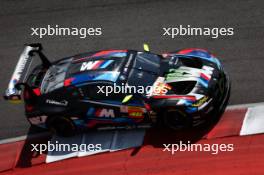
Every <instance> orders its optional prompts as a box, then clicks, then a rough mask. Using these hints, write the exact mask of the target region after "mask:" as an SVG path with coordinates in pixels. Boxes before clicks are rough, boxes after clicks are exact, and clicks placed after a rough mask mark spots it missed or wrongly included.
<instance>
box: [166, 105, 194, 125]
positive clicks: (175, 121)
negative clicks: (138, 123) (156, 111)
mask: <svg viewBox="0 0 264 175" xmlns="http://www.w3.org/2000/svg"><path fill="white" fill-rule="evenodd" d="M164 110H165V112H164V113H163V123H164V125H165V126H166V127H168V128H170V129H173V130H181V129H186V128H190V127H191V120H190V118H189V117H188V116H187V115H186V113H184V112H182V111H180V110H177V109H164Z"/></svg>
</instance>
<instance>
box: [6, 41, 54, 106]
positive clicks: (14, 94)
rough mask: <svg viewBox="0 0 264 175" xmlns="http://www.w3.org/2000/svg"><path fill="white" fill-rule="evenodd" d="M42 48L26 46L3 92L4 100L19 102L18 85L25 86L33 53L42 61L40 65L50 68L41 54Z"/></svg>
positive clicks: (36, 44) (32, 45) (39, 46)
mask: <svg viewBox="0 0 264 175" xmlns="http://www.w3.org/2000/svg"><path fill="white" fill-rule="evenodd" d="M41 50H42V46H41V44H39V43H34V44H27V45H26V46H25V48H24V51H23V52H22V53H21V55H20V57H19V60H18V62H17V65H16V67H15V70H14V73H13V75H12V77H11V79H10V82H9V84H8V88H7V89H6V91H5V94H4V99H6V100H10V101H13V102H15V101H18V100H21V88H20V87H19V85H22V84H25V80H26V77H27V74H28V72H29V70H30V66H31V63H32V60H33V56H34V53H37V54H38V55H39V57H40V59H41V61H42V65H43V66H44V67H46V68H48V67H50V65H51V63H50V62H49V60H48V59H47V58H46V56H45V55H44V54H43V53H42V52H41Z"/></svg>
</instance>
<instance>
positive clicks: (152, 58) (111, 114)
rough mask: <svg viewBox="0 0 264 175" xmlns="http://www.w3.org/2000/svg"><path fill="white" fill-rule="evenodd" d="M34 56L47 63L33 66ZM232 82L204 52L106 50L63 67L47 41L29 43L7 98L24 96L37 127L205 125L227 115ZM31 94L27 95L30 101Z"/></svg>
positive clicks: (67, 61) (64, 63) (66, 62)
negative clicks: (47, 49)
mask: <svg viewBox="0 0 264 175" xmlns="http://www.w3.org/2000/svg"><path fill="white" fill-rule="evenodd" d="M34 56H38V57H39V58H40V60H41V64H39V65H37V66H36V67H35V68H33V69H32V68H31V66H30V65H31V62H32V61H33V58H34ZM229 95H230V80H229V78H228V75H227V74H226V72H225V71H224V69H223V67H222V65H221V63H220V61H219V60H218V59H217V58H216V57H215V56H214V55H212V54H211V53H210V52H208V51H206V50H204V49H198V48H189V49H181V50H178V51H175V52H169V53H163V54H160V55H159V54H154V53H151V52H150V51H149V46H148V45H147V44H144V51H136V50H102V51H94V52H88V53H82V54H78V55H74V56H69V57H66V58H63V59H60V60H58V61H55V62H51V61H49V59H48V58H47V57H46V56H45V55H44V54H43V52H42V46H41V44H39V43H34V44H28V45H26V46H25V48H24V51H23V53H22V54H21V56H20V58H19V61H18V63H17V65H16V68H15V71H14V73H13V76H12V78H11V80H10V83H9V86H8V88H7V90H6V92H5V95H4V98H5V99H6V100H8V101H11V102H18V101H21V100H22V99H23V100H24V103H25V115H26V118H27V119H28V121H29V122H30V124H31V125H34V126H38V127H43V128H49V129H52V130H55V131H56V132H57V133H58V134H60V135H64V136H66V135H71V134H72V133H75V132H76V131H78V130H81V129H83V128H88V129H94V128H96V129H100V128H101V129H105V128H106V129H118V128H135V127H138V128H140V127H151V126H155V125H156V124H157V123H162V125H164V126H166V127H168V128H171V129H183V128H191V127H195V126H199V125H201V124H202V123H204V122H206V121H208V120H210V119H212V118H214V116H215V115H218V114H220V113H221V112H223V111H224V110H225V107H226V104H227V103H228V100H229ZM22 97H23V98H22Z"/></svg>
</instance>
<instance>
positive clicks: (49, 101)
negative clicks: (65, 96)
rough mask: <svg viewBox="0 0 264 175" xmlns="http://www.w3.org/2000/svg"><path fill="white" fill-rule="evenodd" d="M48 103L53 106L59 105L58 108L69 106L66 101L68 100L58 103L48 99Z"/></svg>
mask: <svg viewBox="0 0 264 175" xmlns="http://www.w3.org/2000/svg"><path fill="white" fill-rule="evenodd" d="M46 103H48V104H52V105H58V106H67V105H68V101H66V100H62V101H56V100H51V99H47V100H46Z"/></svg>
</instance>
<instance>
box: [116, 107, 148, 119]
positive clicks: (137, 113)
mask: <svg viewBox="0 0 264 175" xmlns="http://www.w3.org/2000/svg"><path fill="white" fill-rule="evenodd" d="M120 112H121V113H127V114H128V117H130V118H143V117H144V113H146V109H145V108H141V107H136V106H121V107H120Z"/></svg>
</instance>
